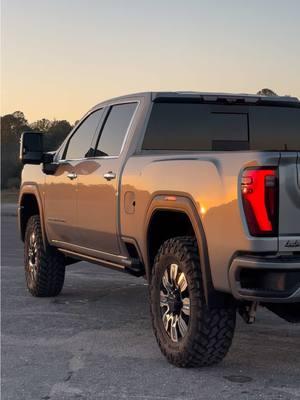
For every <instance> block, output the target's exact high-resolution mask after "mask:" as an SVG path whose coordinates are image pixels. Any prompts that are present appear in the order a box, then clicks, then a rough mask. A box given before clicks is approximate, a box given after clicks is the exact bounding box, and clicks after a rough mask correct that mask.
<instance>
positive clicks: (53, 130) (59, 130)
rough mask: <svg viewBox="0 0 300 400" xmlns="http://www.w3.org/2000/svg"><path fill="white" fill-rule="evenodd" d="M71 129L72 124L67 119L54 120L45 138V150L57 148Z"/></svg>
mask: <svg viewBox="0 0 300 400" xmlns="http://www.w3.org/2000/svg"><path fill="white" fill-rule="evenodd" d="M71 129H72V125H71V124H70V123H69V122H68V121H66V120H61V121H56V120H54V121H52V122H51V126H50V128H49V129H48V131H47V132H46V134H45V138H44V145H45V150H46V151H51V150H56V149H57V148H58V147H59V145H60V144H61V143H62V142H63V140H64V139H65V137H66V136H67V135H68V133H70V131H71Z"/></svg>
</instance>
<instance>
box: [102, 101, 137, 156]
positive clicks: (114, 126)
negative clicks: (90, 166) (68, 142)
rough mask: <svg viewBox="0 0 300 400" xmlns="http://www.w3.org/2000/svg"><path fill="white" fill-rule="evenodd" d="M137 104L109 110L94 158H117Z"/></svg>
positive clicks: (123, 105)
mask: <svg viewBox="0 0 300 400" xmlns="http://www.w3.org/2000/svg"><path fill="white" fill-rule="evenodd" d="M136 106H137V103H128V104H118V105H115V106H113V107H112V108H111V110H110V113H109V115H108V117H107V120H106V123H105V125H104V128H103V130H102V133H101V136H100V140H99V143H98V146H97V150H96V156H118V155H119V154H120V151H121V148H122V144H123V141H124V138H125V135H126V132H127V130H128V127H129V124H130V121H131V119H132V116H133V113H134V111H135V109H136Z"/></svg>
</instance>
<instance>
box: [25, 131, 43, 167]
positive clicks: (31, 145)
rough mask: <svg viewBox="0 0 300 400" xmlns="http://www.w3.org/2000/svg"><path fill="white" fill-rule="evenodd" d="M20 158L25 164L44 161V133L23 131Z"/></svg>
mask: <svg viewBox="0 0 300 400" xmlns="http://www.w3.org/2000/svg"><path fill="white" fill-rule="evenodd" d="M20 160H21V162H22V163H23V164H41V163H42V162H43V133H41V132H30V131H29V132H23V133H22V135H21V140H20Z"/></svg>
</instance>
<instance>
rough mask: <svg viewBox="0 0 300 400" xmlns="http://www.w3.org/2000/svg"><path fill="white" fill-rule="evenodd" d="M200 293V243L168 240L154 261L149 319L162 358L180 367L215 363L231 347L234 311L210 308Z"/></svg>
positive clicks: (184, 239)
mask: <svg viewBox="0 0 300 400" xmlns="http://www.w3.org/2000/svg"><path fill="white" fill-rule="evenodd" d="M202 288H203V285H202V277H201V269H200V260H199V255H198V247H197V242H196V240H195V239H194V238H192V237H177V238H174V239H170V240H167V241H166V242H165V243H164V244H163V245H162V246H161V248H160V250H159V252H158V255H157V257H156V259H155V262H154V267H153V274H152V281H151V285H150V300H151V301H150V303H151V315H152V324H153V329H154V333H155V336H156V339H157V342H158V345H159V347H160V349H161V351H162V353H163V354H164V355H165V357H166V358H167V359H168V361H169V362H171V363H172V364H175V365H176V366H179V367H199V366H207V365H212V364H216V363H218V362H220V361H221V360H222V359H223V358H224V357H225V355H226V354H227V352H228V350H229V348H230V346H231V342H232V338H233V334H234V329H235V320H236V310H235V307H234V306H229V307H227V306H226V307H225V306H224V308H208V307H207V306H206V303H205V298H204V294H203V290H202Z"/></svg>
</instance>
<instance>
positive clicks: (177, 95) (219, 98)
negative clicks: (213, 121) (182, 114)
mask: <svg viewBox="0 0 300 400" xmlns="http://www.w3.org/2000/svg"><path fill="white" fill-rule="evenodd" d="M138 97H150V98H151V100H152V101H154V102H166V101H171V100H172V101H181V100H189V101H193V100H194V101H203V102H213V103H214V102H223V103H229V104H230V103H238V104H244V103H248V104H257V103H259V104H261V103H266V104H269V105H271V104H274V105H281V104H282V105H292V106H296V107H300V101H299V99H298V98H297V97H292V96H264V95H257V94H247V93H222V92H216V93H214V92H192V91H176V92H140V93H132V94H127V95H123V96H120V97H115V98H112V99H108V100H106V101H103V102H101V103H99V104H97V106H95V107H98V106H99V105H105V103H111V102H113V101H118V102H119V101H128V100H130V99H132V98H138ZM95 107H93V108H95Z"/></svg>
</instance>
